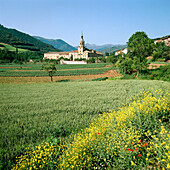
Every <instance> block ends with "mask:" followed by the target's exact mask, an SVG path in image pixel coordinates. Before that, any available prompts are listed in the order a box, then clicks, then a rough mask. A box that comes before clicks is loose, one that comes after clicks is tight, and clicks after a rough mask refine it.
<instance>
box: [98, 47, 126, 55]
mask: <svg viewBox="0 0 170 170" xmlns="http://www.w3.org/2000/svg"><path fill="white" fill-rule="evenodd" d="M126 47H127V45H114V46H113V47H110V48H106V49H104V50H100V51H99V52H101V53H102V54H105V52H108V53H114V52H115V51H118V50H121V49H124V48H126Z"/></svg>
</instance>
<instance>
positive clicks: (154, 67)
mask: <svg viewBox="0 0 170 170" xmlns="http://www.w3.org/2000/svg"><path fill="white" fill-rule="evenodd" d="M164 65H166V64H154V63H151V64H149V67H148V69H156V68H159V67H160V66H164Z"/></svg>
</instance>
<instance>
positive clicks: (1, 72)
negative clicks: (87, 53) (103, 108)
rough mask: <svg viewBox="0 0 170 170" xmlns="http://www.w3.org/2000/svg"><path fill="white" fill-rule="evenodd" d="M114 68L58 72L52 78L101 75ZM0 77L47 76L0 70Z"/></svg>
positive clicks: (34, 72) (41, 72)
mask: <svg viewBox="0 0 170 170" xmlns="http://www.w3.org/2000/svg"><path fill="white" fill-rule="evenodd" d="M111 69H115V68H101V69H87V70H58V71H56V73H55V74H54V76H72V75H87V74H102V73H104V72H107V71H108V70H111ZM0 76H3V77H35V76H36V77H40V76H48V72H46V71H22V70H19V71H13V70H8V71H4V70H0Z"/></svg>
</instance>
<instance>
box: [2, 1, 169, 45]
mask: <svg viewBox="0 0 170 170" xmlns="http://www.w3.org/2000/svg"><path fill="white" fill-rule="evenodd" d="M0 24H2V25H3V26H5V27H7V28H14V29H17V30H19V31H21V32H24V33H27V34H29V35H34V36H35V35H36V36H41V37H44V38H48V39H62V40H64V41H66V42H68V43H69V44H71V45H73V46H77V45H78V43H79V41H80V36H81V33H82V32H83V35H84V40H85V42H87V43H90V44H97V45H103V44H114V45H115V44H126V42H127V41H128V39H129V38H130V36H132V34H134V33H135V32H137V31H144V32H145V33H146V34H147V35H148V37H149V38H157V37H161V36H165V35H170V0H0Z"/></svg>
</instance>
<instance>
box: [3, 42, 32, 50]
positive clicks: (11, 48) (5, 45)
mask: <svg viewBox="0 0 170 170" xmlns="http://www.w3.org/2000/svg"><path fill="white" fill-rule="evenodd" d="M5 48H6V49H8V50H9V51H12V52H16V48H15V47H13V46H11V45H9V44H5V43H0V49H2V50H3V49H5ZM28 51H29V50H27V49H22V48H18V52H28Z"/></svg>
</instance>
